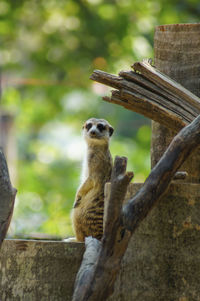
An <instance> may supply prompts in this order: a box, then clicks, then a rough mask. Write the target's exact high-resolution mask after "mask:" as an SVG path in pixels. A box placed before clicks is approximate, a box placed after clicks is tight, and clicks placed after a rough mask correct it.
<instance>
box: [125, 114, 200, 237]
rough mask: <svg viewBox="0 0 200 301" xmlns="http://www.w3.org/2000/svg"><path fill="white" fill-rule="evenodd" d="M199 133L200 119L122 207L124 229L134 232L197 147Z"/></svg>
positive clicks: (177, 139) (181, 134)
mask: <svg viewBox="0 0 200 301" xmlns="http://www.w3.org/2000/svg"><path fill="white" fill-rule="evenodd" d="M199 132H200V115H199V116H198V117H197V118H196V119H195V120H194V121H193V122H192V123H191V124H189V125H188V126H187V127H185V128H183V129H182V130H181V131H180V132H179V133H178V134H177V135H176V136H175V137H174V139H173V140H172V142H171V143H170V145H169V147H168V148H167V150H166V152H165V153H164V155H163V156H162V158H161V159H160V161H159V162H158V163H157V164H156V166H155V167H154V168H153V169H152V171H151V173H150V175H149V177H148V178H147V180H146V181H145V183H144V185H143V187H142V189H140V191H139V192H138V193H137V195H136V196H135V197H134V198H133V199H131V200H129V202H128V203H127V204H126V205H125V206H124V207H123V212H124V225H125V226H126V228H127V229H128V230H130V231H132V232H133V231H134V230H135V229H136V228H137V227H138V225H139V224H140V223H141V221H142V220H143V219H144V218H145V217H146V215H147V214H148V213H149V211H150V210H151V209H152V207H153V206H154V205H155V203H156V202H157V201H158V200H159V199H160V198H161V197H162V196H163V195H164V193H165V192H166V191H167V188H168V186H169V183H170V181H171V179H173V176H174V174H175V173H176V171H177V170H178V168H179V167H180V166H181V165H182V164H183V162H184V161H185V160H186V158H187V157H188V156H189V155H190V153H191V152H193V151H194V149H196V147H197V146H198V145H199V144H200V135H199Z"/></svg>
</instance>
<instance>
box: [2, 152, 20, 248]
mask: <svg viewBox="0 0 200 301" xmlns="http://www.w3.org/2000/svg"><path fill="white" fill-rule="evenodd" d="M15 195H16V189H15V188H13V187H12V185H11V182H10V178H9V173H8V168H7V164H6V159H5V157H4V154H3V152H2V150H1V149H0V247H1V244H2V242H3V240H4V238H5V236H6V233H7V230H8V227H9V225H10V221H11V217H12V213H13V207H14V201H15Z"/></svg>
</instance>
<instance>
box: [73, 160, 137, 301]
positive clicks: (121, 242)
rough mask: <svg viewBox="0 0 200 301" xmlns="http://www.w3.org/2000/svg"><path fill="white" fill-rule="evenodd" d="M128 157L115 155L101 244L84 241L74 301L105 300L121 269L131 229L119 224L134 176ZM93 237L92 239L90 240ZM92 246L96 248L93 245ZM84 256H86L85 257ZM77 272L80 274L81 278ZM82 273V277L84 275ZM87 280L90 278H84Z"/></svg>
mask: <svg viewBox="0 0 200 301" xmlns="http://www.w3.org/2000/svg"><path fill="white" fill-rule="evenodd" d="M126 163H127V159H126V158H124V157H122V158H120V157H116V159H115V163H114V168H113V172H112V177H111V192H110V194H109V195H108V194H107V198H108V200H105V207H106V211H107V214H106V220H105V231H104V235H103V239H102V243H99V244H98V245H97V244H96V240H95V239H94V238H93V239H92V238H90V243H88V240H86V252H85V255H84V260H83V263H82V265H81V269H80V271H79V273H78V276H77V280H76V284H75V291H74V296H73V301H84V300H90V301H92V300H93V301H96V300H98V301H104V300H106V298H107V296H108V295H110V294H111V293H112V291H113V286H114V282H115V278H116V276H117V273H118V271H119V269H120V262H121V259H122V257H123V254H124V252H125V250H126V248H127V244H128V241H129V238H130V232H129V231H125V229H124V228H123V226H122V216H121V209H122V202H123V200H124V198H125V194H126V190H127V186H128V184H129V182H130V180H131V179H132V177H133V174H132V173H126V172H125V171H126ZM92 240H93V242H92ZM94 246H95V247H94ZM95 248H96V256H95V255H92V256H93V258H94V260H93V263H92V262H91V261H90V266H88V261H89V260H90V259H87V260H86V258H87V255H86V254H87V253H92V252H93V250H95ZM85 257H86V258H85ZM80 274H82V275H83V277H80ZM84 275H85V276H84ZM85 279H89V281H88V282H87V281H85Z"/></svg>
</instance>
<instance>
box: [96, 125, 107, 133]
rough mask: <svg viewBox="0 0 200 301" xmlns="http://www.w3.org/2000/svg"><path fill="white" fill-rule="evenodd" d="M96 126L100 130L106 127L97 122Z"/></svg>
mask: <svg viewBox="0 0 200 301" xmlns="http://www.w3.org/2000/svg"><path fill="white" fill-rule="evenodd" d="M97 128H98V130H99V131H100V132H103V131H104V130H105V129H106V127H105V125H103V124H102V123H99V124H97Z"/></svg>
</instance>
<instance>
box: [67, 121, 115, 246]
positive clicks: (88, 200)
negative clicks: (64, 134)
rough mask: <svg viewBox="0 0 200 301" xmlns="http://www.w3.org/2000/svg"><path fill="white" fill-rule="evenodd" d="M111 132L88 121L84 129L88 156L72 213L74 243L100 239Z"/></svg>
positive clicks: (106, 126)
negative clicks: (88, 239) (89, 238)
mask: <svg viewBox="0 0 200 301" xmlns="http://www.w3.org/2000/svg"><path fill="white" fill-rule="evenodd" d="M113 131H114V129H113V128H112V126H111V125H110V124H109V123H108V122H107V121H106V120H104V119H96V118H91V119H89V120H87V121H86V122H85V124H84V125H83V136H84V139H85V141H86V144H87V153H86V156H85V160H84V162H83V172H82V175H83V179H82V184H81V186H80V187H79V189H78V191H77V193H76V197H75V202H74V206H73V210H72V223H73V228H74V232H75V235H76V241H84V240H85V237H87V236H93V237H95V238H97V239H101V237H102V235H103V213H104V185H105V183H106V182H109V181H110V177H111V172H112V165H113V163H112V157H111V154H110V150H109V141H110V137H111V136H112V134H113Z"/></svg>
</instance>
